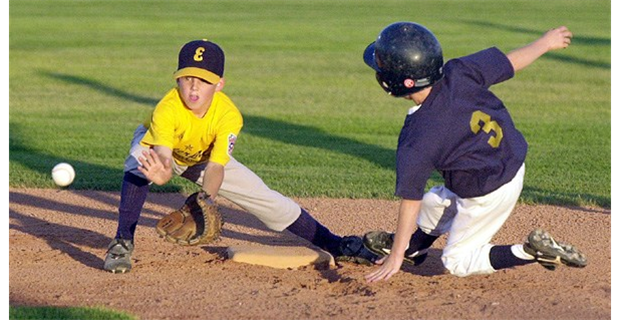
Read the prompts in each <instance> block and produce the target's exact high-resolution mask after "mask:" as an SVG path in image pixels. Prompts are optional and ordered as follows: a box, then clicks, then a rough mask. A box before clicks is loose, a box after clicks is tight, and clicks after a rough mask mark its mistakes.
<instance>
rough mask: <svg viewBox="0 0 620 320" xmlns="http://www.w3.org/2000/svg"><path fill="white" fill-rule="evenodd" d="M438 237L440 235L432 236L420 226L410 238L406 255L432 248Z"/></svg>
mask: <svg viewBox="0 0 620 320" xmlns="http://www.w3.org/2000/svg"><path fill="white" fill-rule="evenodd" d="M437 238H439V237H438V236H431V235H430V234H427V233H425V232H424V231H422V230H420V229H419V228H418V229H417V230H416V231H415V232H414V233H413V235H412V236H411V240H409V248H407V251H405V255H412V254H414V253H416V252H417V251H420V250H424V249H428V248H430V247H431V245H433V242H435V240H437Z"/></svg>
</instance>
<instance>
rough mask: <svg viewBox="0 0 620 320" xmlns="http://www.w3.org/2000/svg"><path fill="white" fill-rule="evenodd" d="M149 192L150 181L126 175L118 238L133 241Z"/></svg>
mask: <svg viewBox="0 0 620 320" xmlns="http://www.w3.org/2000/svg"><path fill="white" fill-rule="evenodd" d="M148 192H149V182H148V180H146V179H144V178H141V177H138V176H136V175H134V174H132V173H129V172H126V173H125V176H124V177H123V185H122V188H121V203H120V205H119V208H118V213H119V215H118V229H117V230H116V238H121V239H126V240H132V239H133V235H134V233H135V232H136V226H137V225H138V220H139V219H140V213H141V212H142V206H144V201H146V196H147V195H148Z"/></svg>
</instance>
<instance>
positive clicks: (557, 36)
mask: <svg viewBox="0 0 620 320" xmlns="http://www.w3.org/2000/svg"><path fill="white" fill-rule="evenodd" d="M572 38H573V33H572V32H570V30H568V28H567V27H564V26H562V27H558V28H554V29H551V30H549V31H547V32H546V33H545V34H544V35H543V36H542V38H541V40H542V41H544V42H545V43H546V46H547V48H548V51H551V50H557V49H564V48H566V47H568V46H569V45H570V43H571V39H572Z"/></svg>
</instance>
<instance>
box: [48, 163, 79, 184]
mask: <svg viewBox="0 0 620 320" xmlns="http://www.w3.org/2000/svg"><path fill="white" fill-rule="evenodd" d="M52 179H54V182H55V183H56V184H57V185H58V186H59V187H66V186H68V185H70V184H71V183H72V182H73V179H75V170H73V167H72V166H71V165H70V164H68V163H66V162H61V163H59V164H57V165H55V166H54V169H52Z"/></svg>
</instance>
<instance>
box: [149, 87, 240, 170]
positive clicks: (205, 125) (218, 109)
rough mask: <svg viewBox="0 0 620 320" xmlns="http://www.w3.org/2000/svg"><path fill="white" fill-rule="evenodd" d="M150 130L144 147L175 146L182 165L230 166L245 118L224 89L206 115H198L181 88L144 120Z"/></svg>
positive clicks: (173, 90)
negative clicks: (208, 162)
mask: <svg viewBox="0 0 620 320" xmlns="http://www.w3.org/2000/svg"><path fill="white" fill-rule="evenodd" d="M144 126H145V127H146V128H147V129H148V131H147V132H146V134H145V135H144V138H142V141H140V143H141V144H142V145H143V146H166V147H168V148H170V149H172V155H173V158H174V161H175V162H176V163H177V164H178V165H182V166H192V165H195V164H199V163H205V162H207V161H212V162H216V163H219V164H221V165H223V166H224V165H226V164H227V163H228V161H229V160H230V155H231V154H232V151H233V148H234V146H235V142H236V141H237V136H238V135H239V131H241V127H242V126H243V117H242V116H241V113H240V112H239V110H238V109H237V107H236V106H235V105H234V104H233V102H232V101H231V100H230V98H228V96H226V95H225V94H224V93H223V92H221V91H220V92H216V93H215V95H214V96H213V101H212V102H211V106H210V107H209V110H208V111H207V114H205V116H204V117H202V118H198V117H196V116H195V115H194V114H193V113H192V112H191V110H189V109H187V108H186V107H185V105H184V104H183V100H182V99H181V96H180V94H179V91H178V88H174V89H172V90H170V91H169V92H168V93H167V94H166V95H165V96H164V98H163V99H161V101H160V102H159V103H158V104H157V106H156V107H155V109H154V110H153V112H152V113H151V116H150V117H149V118H148V119H147V120H146V121H145V122H144Z"/></svg>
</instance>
